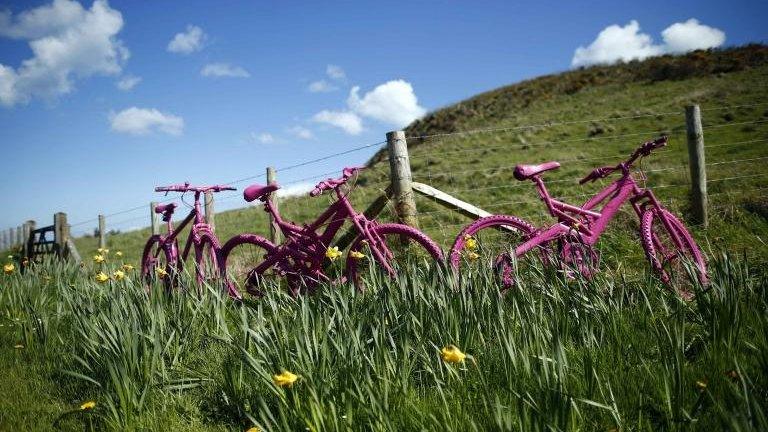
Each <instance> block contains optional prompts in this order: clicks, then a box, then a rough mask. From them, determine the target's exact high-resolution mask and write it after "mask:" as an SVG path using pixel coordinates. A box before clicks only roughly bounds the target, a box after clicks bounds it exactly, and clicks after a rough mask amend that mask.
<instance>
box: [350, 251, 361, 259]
mask: <svg viewBox="0 0 768 432" xmlns="http://www.w3.org/2000/svg"><path fill="white" fill-rule="evenodd" d="M349 256H351V257H352V258H354V259H356V260H359V259H363V258H365V254H364V253H362V252H360V251H354V250H353V251H351V252H349Z"/></svg>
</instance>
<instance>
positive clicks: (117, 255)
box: [115, 251, 123, 257]
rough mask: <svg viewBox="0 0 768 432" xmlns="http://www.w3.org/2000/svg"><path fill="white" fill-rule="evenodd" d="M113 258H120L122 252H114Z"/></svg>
mask: <svg viewBox="0 0 768 432" xmlns="http://www.w3.org/2000/svg"><path fill="white" fill-rule="evenodd" d="M115 256H116V257H121V256H123V251H117V252H115Z"/></svg>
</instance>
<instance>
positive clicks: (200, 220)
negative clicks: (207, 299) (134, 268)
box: [141, 183, 236, 295]
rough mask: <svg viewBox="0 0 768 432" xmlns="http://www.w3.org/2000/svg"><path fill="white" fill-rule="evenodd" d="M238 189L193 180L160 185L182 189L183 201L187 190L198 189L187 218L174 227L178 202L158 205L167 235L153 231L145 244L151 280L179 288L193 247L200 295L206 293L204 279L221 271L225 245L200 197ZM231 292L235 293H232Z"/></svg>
mask: <svg viewBox="0 0 768 432" xmlns="http://www.w3.org/2000/svg"><path fill="white" fill-rule="evenodd" d="M225 190H236V189H235V188H233V187H229V186H219V185H216V186H191V185H190V184H189V183H184V184H179V185H172V186H161V187H156V188H155V192H165V193H166V195H167V194H168V192H181V193H182V201H183V198H184V195H183V194H185V193H187V192H194V204H193V205H192V206H191V209H190V212H189V214H188V215H187V217H186V218H184V220H183V221H182V222H181V223H180V224H179V225H178V226H177V227H175V228H174V226H173V222H172V221H171V219H172V218H173V213H174V211H175V210H176V207H177V205H176V204H174V203H169V204H164V205H158V206H156V207H155V213H157V214H160V215H162V217H163V222H165V223H166V228H167V233H166V234H165V235H157V234H156V235H153V236H151V237H150V238H149V240H148V241H147V244H146V245H145V246H144V252H143V253H142V258H141V275H142V278H143V279H144V281H145V282H146V283H147V284H151V283H152V282H154V281H158V280H159V281H161V282H162V284H163V286H164V287H165V289H166V290H167V291H170V290H171V289H172V288H175V287H176V286H177V283H178V276H179V274H180V272H181V271H182V270H183V267H184V262H185V261H186V260H187V257H188V256H189V253H190V251H191V250H192V248H193V247H194V250H195V277H196V279H197V290H198V295H200V294H202V287H203V283H204V282H206V281H211V280H214V279H217V278H218V277H219V275H220V273H221V272H220V268H219V252H220V250H221V246H220V244H219V240H218V238H216V235H215V234H214V233H213V228H212V227H211V226H210V225H209V224H208V223H206V221H205V218H204V214H203V211H202V208H201V205H200V197H201V195H203V194H205V193H206V192H208V191H211V192H221V191H225ZM190 223H191V224H192V226H191V228H190V230H189V236H188V237H187V242H186V244H185V246H184V251H183V252H182V253H181V254H179V242H178V236H179V233H181V231H182V230H184V228H185V227H186V226H187V225H188V224H190ZM230 294H231V293H230Z"/></svg>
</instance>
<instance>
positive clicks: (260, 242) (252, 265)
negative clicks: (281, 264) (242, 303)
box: [219, 234, 277, 298]
mask: <svg viewBox="0 0 768 432" xmlns="http://www.w3.org/2000/svg"><path fill="white" fill-rule="evenodd" d="M245 246H252V247H255V248H256V249H257V250H260V251H262V252H258V254H259V255H260V256H258V257H257V256H256V254H257V252H254V251H252V250H251V251H246V252H247V255H245V256H240V255H239V254H238V255H236V254H235V253H234V252H235V251H236V250H237V248H238V247H245ZM276 251H277V247H276V246H275V245H274V244H273V243H272V242H271V241H269V240H267V239H266V238H264V237H262V236H260V235H257V234H240V235H237V236H234V237H232V238H231V239H229V240H227V242H226V243H225V244H224V246H222V248H221V252H220V255H219V256H220V261H219V264H220V265H219V267H220V269H221V272H222V280H223V281H224V284H226V287H227V292H228V293H229V294H230V295H231V296H233V297H236V298H242V293H241V289H242V288H245V291H246V292H248V293H249V294H251V295H255V296H262V295H263V294H264V293H263V291H261V289H260V287H261V286H262V285H263V282H264V276H265V274H266V272H267V270H269V268H266V269H257V265H258V264H259V263H261V262H262V261H263V260H264V258H265V257H266V256H269V255H270V254H274V253H275V252H276ZM243 261H246V262H243Z"/></svg>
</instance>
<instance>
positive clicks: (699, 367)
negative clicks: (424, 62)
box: [0, 46, 768, 431]
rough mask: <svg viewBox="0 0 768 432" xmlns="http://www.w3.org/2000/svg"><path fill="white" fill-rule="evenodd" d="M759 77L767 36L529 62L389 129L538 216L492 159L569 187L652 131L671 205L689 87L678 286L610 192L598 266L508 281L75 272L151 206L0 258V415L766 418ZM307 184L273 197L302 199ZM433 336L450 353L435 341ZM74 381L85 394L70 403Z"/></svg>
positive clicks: (503, 425) (260, 420) (490, 200)
mask: <svg viewBox="0 0 768 432" xmlns="http://www.w3.org/2000/svg"><path fill="white" fill-rule="evenodd" d="M766 82H768V48H766V47H762V46H751V47H743V48H738V49H732V50H727V51H724V52H710V53H701V52H697V53H692V54H689V55H686V56H681V57H661V58H656V59H651V60H647V61H645V62H633V63H632V64H629V65H618V66H612V67H595V68H589V69H586V70H579V71H571V72H567V73H564V74H561V75H556V76H549V77H542V78H538V79H535V80H531V81H526V82H523V83H519V84H515V85H513V86H509V87H505V88H501V89H497V90H494V91H491V92H488V93H485V94H482V95H478V96H476V97H474V98H472V99H469V100H467V101H463V102H461V103H458V104H456V105H454V106H450V107H446V108H445V109H442V110H439V111H436V112H434V113H432V114H430V115H428V116H427V117H426V118H425V119H423V120H421V121H418V122H416V123H414V124H413V125H411V126H410V127H409V128H408V129H407V134H408V136H409V137H410V138H409V147H410V153H411V162H412V168H413V173H414V180H416V181H420V182H423V183H428V184H430V185H433V186H435V187H437V188H439V189H441V190H444V191H446V192H449V193H451V194H454V195H455V196H457V197H459V198H462V199H465V200H467V201H469V202H472V203H473V204H476V205H478V206H480V207H482V208H485V209H486V210H488V211H491V212H497V213H507V214H515V215H518V216H522V217H524V218H527V219H529V220H531V221H532V222H534V223H537V224H540V223H546V222H551V220H550V219H549V218H548V217H547V216H546V214H545V213H544V208H543V206H542V204H541V202H540V201H539V200H538V198H537V195H536V194H535V190H534V189H533V187H532V185H531V184H529V183H520V182H517V181H516V180H514V179H513V178H512V168H513V167H514V165H515V164H517V163H524V162H530V163H538V162H543V161H546V160H559V161H560V162H561V163H562V165H563V166H562V168H561V169H559V170H557V171H553V172H549V173H547V174H546V175H545V179H546V181H547V182H549V183H548V184H549V185H550V188H551V191H552V192H553V194H554V195H556V196H559V197H565V198H567V200H569V201H574V202H581V201H584V200H585V199H586V197H585V194H589V193H594V192H595V191H596V190H597V188H598V187H599V186H600V184H596V185H588V186H578V184H577V181H578V179H579V178H581V177H582V176H584V175H586V174H587V173H588V172H589V171H590V170H591V169H592V168H593V167H595V166H600V165H609V164H615V163H617V162H619V161H621V160H623V159H624V158H626V157H627V156H628V155H629V153H631V151H632V150H633V149H634V148H635V147H636V146H637V145H638V144H640V143H641V142H643V141H644V140H647V139H650V138H654V137H656V136H657V135H659V134H662V133H663V134H667V135H669V136H670V145H669V147H668V148H667V149H665V150H664V151H661V152H659V153H658V154H654V155H653V156H651V157H649V158H646V160H645V161H644V163H643V165H642V168H643V169H644V171H645V172H646V174H647V176H648V180H647V185H648V186H649V187H651V188H652V189H654V191H655V192H656V194H657V196H658V197H659V198H660V199H661V201H662V202H663V203H665V204H666V205H667V206H668V207H669V208H670V209H671V210H672V211H673V212H675V213H677V214H680V215H681V216H682V217H684V218H685V217H686V216H688V214H689V208H688V206H689V199H688V194H689V193H690V187H689V183H690V181H689V179H688V166H687V152H686V147H685V126H684V116H683V108H684V106H685V105H687V104H689V103H698V104H700V105H701V107H702V110H703V113H702V116H703V122H704V128H705V130H704V132H705V141H706V145H707V163H708V167H707V173H708V176H709V179H710V183H709V184H708V189H709V192H710V205H711V216H710V219H711V222H710V227H709V229H706V230H705V229H703V228H702V227H698V226H694V225H693V224H691V223H690V221H687V222H688V224H689V225H690V226H691V231H692V233H693V234H694V236H695V237H696V239H697V241H698V242H699V244H701V245H702V247H703V248H704V249H705V251H706V253H707V255H708V258H709V259H710V263H711V265H710V268H711V273H712V277H713V282H712V289H711V290H709V291H707V292H706V293H699V295H698V297H697V300H696V301H694V302H690V303H685V302H681V301H679V300H678V299H677V298H676V297H675V296H674V295H672V294H670V293H669V292H668V291H667V290H666V289H664V288H663V287H661V286H659V285H658V283H657V282H656V281H654V280H653V279H652V278H650V277H649V276H648V275H647V264H646V263H645V259H644V257H643V254H642V250H641V248H640V246H639V241H638V236H637V230H638V223H637V221H636V218H634V217H633V215H632V214H631V213H629V212H623V213H620V214H619V216H618V217H617V219H616V221H615V225H614V226H613V227H612V229H609V231H608V232H607V233H606V235H605V236H604V239H603V240H602V241H601V243H600V244H599V249H600V253H601V259H602V262H601V269H602V272H601V273H600V274H599V275H598V277H597V278H596V279H594V280H592V281H584V280H578V279H577V280H564V279H562V277H561V276H559V275H558V274H550V273H549V272H546V271H542V270H540V269H538V268H536V267H534V268H531V269H529V270H528V271H527V272H526V274H525V275H524V277H523V278H522V280H523V281H524V286H522V287H521V289H520V290H516V291H514V292H512V293H510V294H509V295H506V296H500V295H498V293H497V290H496V288H495V287H494V283H493V281H492V280H491V279H490V277H489V276H488V275H485V274H477V275H474V276H473V277H472V278H470V279H469V280H466V281H464V282H463V283H462V284H461V286H460V287H459V288H458V289H457V290H454V289H452V288H451V287H453V286H454V285H455V284H454V281H452V280H451V278H450V277H448V276H446V275H444V274H442V273H441V272H440V271H439V270H437V269H433V268H431V267H430V266H428V265H426V264H423V265H418V266H414V267H413V268H411V269H410V271H407V272H404V274H403V277H402V279H400V280H397V281H378V283H377V284H375V285H376V286H375V288H374V289H372V290H370V291H367V292H365V293H363V294H360V293H356V292H355V291H354V290H353V289H352V288H351V287H349V286H347V285H339V286H332V287H326V288H325V289H322V290H320V292H319V293H318V294H317V295H314V296H311V297H302V298H298V299H292V298H290V297H287V296H285V295H284V294H281V293H279V292H274V291H276V290H273V292H270V294H269V295H268V296H267V297H266V298H264V299H261V300H258V301H256V300H252V299H248V300H247V301H245V302H244V303H242V304H236V303H233V302H231V301H230V300H228V299H226V298H221V297H220V296H219V294H218V290H217V287H215V286H214V287H209V292H208V293H207V295H206V296H204V298H202V299H198V298H194V297H192V296H181V295H179V296H170V297H169V296H164V295H161V293H158V292H154V293H151V294H150V295H147V294H146V293H145V292H144V290H143V289H142V287H141V286H140V284H139V283H138V282H137V275H136V274H135V270H134V271H129V272H128V275H127V277H126V278H125V279H124V280H121V281H114V280H113V281H109V282H106V283H98V282H96V281H95V280H94V277H93V276H94V274H95V273H96V272H97V271H100V270H105V271H107V272H108V273H111V272H113V271H114V270H116V269H117V268H118V267H119V266H121V265H122V264H126V263H127V264H132V265H134V266H137V264H138V260H139V254H140V252H141V248H142V246H143V244H144V242H145V241H146V239H147V238H148V236H149V232H148V229H144V230H137V231H132V232H126V233H120V234H118V235H114V236H111V237H110V238H109V240H108V246H109V248H110V249H111V251H112V252H111V253H110V254H109V259H108V262H107V263H106V264H103V265H97V264H94V263H92V262H91V260H90V256H91V255H93V254H94V253H95V249H96V239H94V238H93V237H81V238H78V239H76V240H75V241H76V244H77V247H78V249H79V250H80V252H81V254H82V255H83V256H84V257H85V258H86V260H85V264H84V266H83V267H78V266H75V265H65V264H61V263H44V264H42V265H39V266H36V267H35V268H34V269H33V270H32V271H30V272H28V273H26V274H24V275H21V274H19V273H18V272H15V271H14V272H11V273H10V274H8V275H0V326H1V327H0V370H1V371H2V372H3V373H2V375H0V430H50V429H51V426H52V425H53V424H54V423H56V425H57V427H60V428H61V429H63V430H82V429H84V428H85V429H96V430H100V429H110V430H169V429H177V428H184V429H185V430H211V431H213V430H246V429H247V428H249V427H251V426H253V425H258V427H259V428H260V429H261V430H317V431H325V430H361V429H362V430H392V431H395V430H457V431H458V430H477V431H480V430H521V431H530V430H603V431H605V430H724V429H728V430H768V419H767V418H766V412H767V411H766V409H768V393H766V390H765V389H766V388H768V374H767V373H766V371H768V339H766V334H768V333H766V331H768V320H767V319H766V316H768V314H766V312H768V310H767V309H768V292H767V291H766V290H767V288H768V274H767V273H766V271H765V262H766V260H767V259H768V246H767V245H766V239H768V198H766V192H768V189H767V188H766V186H765V185H766V176H768V175H766V174H765V170H764V169H763V167H764V164H765V163H766V161H768V147H766V146H768V104H767V103H766V102H765V101H766V100H768V97H767V96H768V87H767V86H766V85H765V83H766ZM464 131H472V132H464ZM383 156H385V155H382V154H379V155H377V156H375V157H374V158H373V159H372V160H371V162H370V164H369V165H370V170H369V171H368V172H367V173H366V174H365V175H364V176H362V177H361V178H360V180H359V181H358V183H357V189H356V190H355V192H354V193H353V195H352V198H353V202H354V203H355V204H356V206H357V208H358V209H359V210H362V209H364V208H365V207H366V205H367V204H368V203H370V202H371V201H372V200H373V198H374V197H375V196H377V195H378V194H379V193H380V192H381V191H382V190H383V188H384V187H385V186H386V183H387V172H388V165H387V162H386V160H385V158H384V160H383V159H382V157H383ZM345 165H346V164H345V163H344V161H340V162H339V171H340V170H341V168H342V167H343V166H345ZM279 174H280V173H278V176H279ZM311 175H313V172H312V171H311V168H309V169H308V171H307V176H308V177H309V176H311ZM603 184H605V183H603ZM148 198H149V196H148ZM327 199H329V198H327V197H322V198H315V199H311V198H308V197H300V198H292V199H287V200H284V201H283V202H282V203H281V210H283V213H284V215H285V216H286V217H287V218H288V219H290V220H295V221H305V220H309V219H311V218H312V217H313V216H315V215H317V214H318V212H319V211H320V210H321V208H323V207H324V206H325V205H327V203H328V201H327ZM417 205H418V210H419V225H420V228H422V229H423V230H424V231H425V232H427V233H428V234H429V235H430V236H432V237H433V238H434V239H435V240H436V241H438V242H440V243H441V244H442V245H443V246H449V245H450V243H451V241H452V240H453V238H454V237H455V235H456V234H457V233H458V232H459V230H460V229H461V227H462V226H464V225H465V224H466V223H468V220H467V219H466V218H464V217H462V216H460V215H458V214H456V213H454V212H452V211H450V210H447V209H444V208H442V207H439V206H438V205H437V204H435V203H432V202H430V201H428V200H426V199H423V198H418V199H417ZM391 217H392V213H391V209H390V208H388V209H386V210H385V212H384V213H383V214H382V215H381V219H383V220H388V219H390V218H391ZM266 226H267V223H266V216H265V214H264V212H263V211H262V209H261V208H258V207H249V208H245V209H240V210H234V211H228V212H222V213H220V214H217V234H218V236H219V237H220V238H222V239H227V238H229V237H231V236H233V235H235V234H239V233H242V232H246V231H251V232H259V233H264V232H265V231H266ZM117 250H120V251H122V252H123V257H120V258H118V257H116V256H115V252H116V251H117ZM3 258H4V255H3ZM451 344H453V345H456V346H457V347H459V348H460V349H461V350H462V351H464V352H465V353H467V354H469V357H467V358H466V359H465V360H464V361H463V362H460V363H458V364H451V363H447V362H445V361H443V360H442V359H441V358H440V350H441V349H442V348H443V347H445V346H447V345H451ZM283 369H287V370H289V371H291V372H293V373H295V374H297V375H299V376H300V378H299V379H298V380H297V382H296V383H295V384H294V385H293V386H292V387H290V388H281V387H278V386H276V385H275V383H274V382H273V375H275V374H278V373H280V372H281V371H282V370H283ZM88 401H94V402H95V403H96V406H95V408H94V409H92V410H91V409H85V410H81V409H80V406H81V404H83V403H85V402H88Z"/></svg>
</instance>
